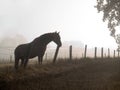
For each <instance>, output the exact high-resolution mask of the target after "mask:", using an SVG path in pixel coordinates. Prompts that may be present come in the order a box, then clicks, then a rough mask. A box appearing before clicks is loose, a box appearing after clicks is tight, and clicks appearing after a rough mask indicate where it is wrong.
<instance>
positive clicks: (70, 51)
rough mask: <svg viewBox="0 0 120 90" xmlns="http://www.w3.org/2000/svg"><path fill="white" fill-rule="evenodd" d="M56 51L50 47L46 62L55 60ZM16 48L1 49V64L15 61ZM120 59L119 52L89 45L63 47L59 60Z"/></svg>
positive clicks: (45, 56) (46, 54)
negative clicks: (89, 46)
mask: <svg viewBox="0 0 120 90" xmlns="http://www.w3.org/2000/svg"><path fill="white" fill-rule="evenodd" d="M55 49H56V47H54V48H51V47H48V48H47V50H46V53H45V55H44V60H48V59H51V60H52V59H53V57H54V53H55ZM13 53H14V47H13V48H1V47H0V63H1V62H5V61H7V62H13V61H14V54H13ZM116 57H119V52H117V51H116V50H110V48H107V49H106V48H103V47H101V48H97V47H94V48H88V46H87V45H85V46H84V47H75V46H72V45H70V46H66V47H61V48H60V50H59V53H58V57H57V58H62V59H66V58H67V59H69V60H72V59H75V58H77V59H80V58H95V59H96V58H116Z"/></svg>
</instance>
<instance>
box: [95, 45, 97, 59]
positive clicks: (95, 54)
mask: <svg viewBox="0 0 120 90" xmlns="http://www.w3.org/2000/svg"><path fill="white" fill-rule="evenodd" d="M96 58H97V47H95V59H96Z"/></svg>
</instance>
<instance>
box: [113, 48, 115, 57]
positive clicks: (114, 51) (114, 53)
mask: <svg viewBox="0 0 120 90" xmlns="http://www.w3.org/2000/svg"><path fill="white" fill-rule="evenodd" d="M113 57H114V58H115V50H114V56H113Z"/></svg>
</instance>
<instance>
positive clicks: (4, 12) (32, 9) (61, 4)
mask: <svg viewBox="0 0 120 90" xmlns="http://www.w3.org/2000/svg"><path fill="white" fill-rule="evenodd" d="M95 4H96V0H0V47H1V48H0V49H1V50H0V53H1V56H2V55H4V54H7V55H8V54H12V55H13V52H14V48H15V47H16V46H17V45H19V44H22V43H27V42H31V41H32V40H33V39H34V38H36V37H38V36H40V35H42V34H44V33H48V32H53V31H60V36H61V40H62V42H63V47H62V48H64V46H66V47H67V49H64V52H68V51H69V50H68V49H69V45H73V47H74V48H83V47H84V45H85V44H87V45H88V48H94V47H99V48H101V47H105V48H112V49H116V48H117V44H116V42H115V40H114V38H112V37H110V32H109V30H108V28H107V25H106V24H105V23H103V22H102V13H101V14H98V13H97V10H96V9H95V8H94V6H95ZM66 42H69V44H66ZM79 42H80V43H79ZM64 44H65V45H64ZM79 46H80V47H79ZM4 47H5V48H8V47H9V48H10V50H9V49H4V51H3V48H4ZM11 47H12V50H11ZM55 47H56V45H55V44H54V43H52V44H50V45H48V49H47V51H49V50H50V49H51V48H53V51H54V50H55ZM61 50H63V49H61ZM65 50H67V51H65ZM76 50H78V51H76ZM76 50H75V52H77V54H76V55H78V54H79V52H80V54H79V55H80V56H81V55H82V53H83V50H82V51H81V50H80V49H76ZM67 56H68V54H67Z"/></svg>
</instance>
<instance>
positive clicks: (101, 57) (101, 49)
mask: <svg viewBox="0 0 120 90" xmlns="http://www.w3.org/2000/svg"><path fill="white" fill-rule="evenodd" d="M101 58H103V47H102V48H101Z"/></svg>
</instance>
